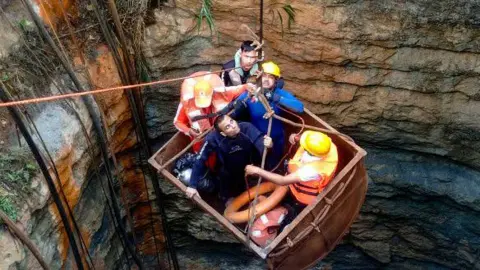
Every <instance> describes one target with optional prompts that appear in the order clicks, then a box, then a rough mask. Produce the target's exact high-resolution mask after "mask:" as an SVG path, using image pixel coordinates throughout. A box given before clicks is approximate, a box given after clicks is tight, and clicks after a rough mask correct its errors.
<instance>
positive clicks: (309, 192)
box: [288, 143, 338, 204]
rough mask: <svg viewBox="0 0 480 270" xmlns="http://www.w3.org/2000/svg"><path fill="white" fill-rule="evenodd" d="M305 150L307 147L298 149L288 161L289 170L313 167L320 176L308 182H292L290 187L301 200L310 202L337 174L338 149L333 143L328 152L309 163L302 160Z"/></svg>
mask: <svg viewBox="0 0 480 270" xmlns="http://www.w3.org/2000/svg"><path fill="white" fill-rule="evenodd" d="M304 152H305V149H303V147H300V148H299V149H298V150H297V152H296V153H295V156H293V158H292V159H291V160H290V161H289V162H288V172H289V173H295V172H296V171H298V170H299V169H301V168H305V167H311V168H313V169H314V170H315V171H316V172H318V175H319V177H318V178H317V179H314V180H311V181H308V182H297V183H293V184H290V185H289V188H290V191H291V192H292V194H293V196H294V197H295V198H296V199H297V200H298V201H299V202H301V203H303V204H310V203H312V202H313V201H314V200H315V198H316V197H317V195H318V194H319V193H320V192H321V191H322V190H323V189H324V188H325V186H326V185H327V184H328V183H329V182H330V180H332V178H333V176H334V175H335V171H336V169H337V165H338V151H337V147H336V146H335V144H333V143H332V145H331V146H330V151H329V152H328V154H326V155H324V156H322V157H318V159H316V160H314V161H310V162H307V163H304V162H302V160H301V158H302V156H303V154H304Z"/></svg>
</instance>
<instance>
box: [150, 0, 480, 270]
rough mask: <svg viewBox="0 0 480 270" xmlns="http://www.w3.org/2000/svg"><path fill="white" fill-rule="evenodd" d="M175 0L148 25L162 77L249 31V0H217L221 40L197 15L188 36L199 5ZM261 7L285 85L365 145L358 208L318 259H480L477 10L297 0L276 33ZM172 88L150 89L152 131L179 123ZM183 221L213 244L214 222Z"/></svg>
mask: <svg viewBox="0 0 480 270" xmlns="http://www.w3.org/2000/svg"><path fill="white" fill-rule="evenodd" d="M174 2H175V4H176V5H175V6H171V7H168V8H163V9H161V10H158V11H156V12H155V23H154V24H152V25H150V26H148V27H147V29H146V35H145V42H144V52H145V55H146V56H147V60H148V62H149V64H150V66H151V67H152V68H153V70H154V71H156V74H155V75H156V77H157V78H160V77H161V78H168V77H176V76H178V75H180V74H183V75H184V74H187V73H190V72H193V71H197V70H217V69H219V68H220V64H221V63H223V62H226V61H228V60H230V59H231V58H232V56H233V54H234V52H235V50H236V49H237V47H238V46H239V44H240V42H241V40H243V39H246V38H247V35H246V33H243V32H242V31H241V30H240V25H241V24H242V23H244V24H247V25H248V26H250V27H251V28H252V29H255V27H257V28H258V23H257V20H258V8H257V4H258V3H256V2H255V3H256V4H255V5H254V4H253V3H252V2H249V1H235V2H231V1H216V2H215V3H214V5H213V16H214V18H215V27H216V30H218V38H217V35H214V36H213V37H212V36H210V32H209V30H208V29H207V27H206V25H205V22H204V25H203V27H202V28H201V30H200V32H197V29H196V19H195V17H194V14H196V13H197V12H198V10H199V4H198V3H197V2H196V1H174ZM257 2H258V1H257ZM277 2H281V3H284V2H285V1H277ZM265 5H266V7H267V9H268V10H267V12H266V16H265V20H266V24H265V28H264V37H265V39H266V55H267V59H269V60H274V61H276V62H277V63H278V64H279V65H280V67H281V69H282V74H283V76H284V78H285V79H286V87H285V88H286V89H289V90H291V91H292V92H293V93H294V94H295V95H296V96H297V97H299V98H300V99H302V100H303V101H304V102H305V104H306V106H307V107H308V108H309V109H311V110H312V111H313V112H315V113H316V114H318V115H319V116H320V117H322V118H323V119H324V120H327V121H328V122H329V123H330V124H332V125H333V126H334V127H336V128H338V129H340V130H342V131H343V132H346V133H347V134H349V135H351V136H352V137H353V138H355V139H356V141H357V142H358V143H359V144H360V145H363V146H365V147H366V148H367V150H368V152H369V155H368V156H367V160H366V164H367V167H368V171H369V175H370V179H369V192H368V194H367V200H366V202H365V205H364V207H363V209H362V212H361V215H360V217H359V219H358V221H357V222H356V223H355V225H354V226H353V227H352V230H351V233H350V235H349V236H348V237H347V238H346V239H345V241H344V243H343V244H342V245H341V246H340V247H339V248H337V249H336V250H335V251H334V252H333V253H332V254H331V255H329V256H328V257H327V258H326V260H325V261H324V262H322V263H321V264H320V265H319V267H326V266H329V265H333V266H334V267H339V268H342V267H347V266H348V265H350V266H351V265H358V266H362V267H367V268H371V267H385V268H389V269H394V268H404V269H405V268H408V269H410V268H418V269H422V268H425V267H433V268H436V269H442V268H445V269H447V268H454V269H464V268H479V267H480V265H479V264H478V260H479V259H478V258H479V256H480V253H479V252H480V234H479V232H478V229H477V227H478V222H479V220H478V214H479V213H478V211H479V209H478V206H477V205H478V203H479V199H480V191H479V190H480V187H479V184H478V183H479V180H480V174H479V171H478V168H480V145H479V143H478V142H479V141H480V140H479V139H480V138H479V134H480V124H479V121H478V119H479V116H480V106H479V105H480V98H479V97H480V89H479V87H478V85H479V80H480V76H479V72H480V54H479V52H480V46H479V45H480V44H479V42H480V29H479V28H478V25H479V23H480V17H479V15H478V14H480V13H479V11H480V5H479V4H478V3H477V2H476V1H469V0H465V1H461V3H458V2H455V1H447V0H444V1H430V0H415V1H400V2H399V1H376V2H375V3H373V2H372V3H370V2H368V3H367V2H365V1H355V0H353V1H294V2H293V3H291V5H292V6H293V7H294V8H296V9H297V12H296V17H295V23H293V24H292V27H291V29H290V30H288V29H286V28H285V29H284V33H283V36H282V31H281V26H280V21H279V19H278V16H276V17H273V18H272V16H271V13H270V11H269V10H274V11H276V10H277V8H278V6H276V5H273V1H266V4H265ZM280 6H281V5H280ZM280 12H281V14H283V15H284V16H285V14H284V13H282V11H281V10H280ZM286 21H287V18H286V16H285V17H284V18H283V22H284V24H285V25H286ZM178 86H179V85H178V84H175V85H173V84H172V85H168V86H163V87H158V88H156V91H152V93H151V94H149V95H148V98H147V100H148V103H147V104H148V105H147V108H148V112H149V117H150V124H151V133H150V135H151V136H153V137H157V138H160V137H161V136H168V134H171V133H172V132H173V131H174V128H173V127H172V125H171V122H169V121H170V119H171V117H172V116H173V115H174V112H175V108H176V106H177V102H178V89H179V88H178ZM159 116H160V117H159ZM176 202H178V200H176ZM182 205H183V204H182ZM187 205H188V204H187ZM177 207H179V208H181V209H179V211H180V210H182V209H183V208H184V207H183V206H182V207H180V206H177ZM189 211H190V210H189V208H188V210H187V209H183V212H184V213H188V212H189ZM176 212H178V211H176ZM172 219H173V220H174V221H173V222H174V223H175V222H177V220H178V222H180V217H177V218H176V216H174V215H173V214H172ZM181 219H182V220H185V219H186V220H187V221H182V222H181V223H182V224H183V226H181V227H180V228H182V229H181V230H183V229H184V228H185V227H184V226H185V224H187V228H188V229H187V231H188V232H189V234H190V235H193V236H194V237H195V238H196V239H200V240H204V239H212V240H214V239H213V238H212V237H211V236H210V237H208V235H209V234H210V231H211V230H212V228H210V229H209V230H208V229H206V228H203V229H202V230H196V229H195V227H197V228H198V227H200V226H201V225H203V224H205V222H201V223H200V222H198V223H197V222H196V221H197V220H199V219H198V214H197V213H196V212H194V214H188V215H182V216H181ZM192 222H193V223H192ZM194 223H196V224H194ZM213 230H216V228H213ZM179 231H180V230H179ZM183 231H184V230H183ZM183 234H184V233H183ZM216 238H217V239H218V238H220V239H223V237H218V236H216ZM181 244H182V243H181ZM188 247H192V245H191V244H189V245H186V247H185V249H188ZM226 248H228V246H226ZM190 252H191V251H190ZM199 252H201V251H199ZM192 256H193V255H192ZM226 257H227V258H230V257H229V256H226ZM345 258H348V260H347V259H345ZM252 262H253V261H252ZM255 265H256V266H255ZM260 265H261V264H260ZM256 267H259V265H258V264H253V265H252V268H256Z"/></svg>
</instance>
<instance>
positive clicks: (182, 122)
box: [173, 102, 190, 135]
mask: <svg viewBox="0 0 480 270" xmlns="http://www.w3.org/2000/svg"><path fill="white" fill-rule="evenodd" d="M173 125H174V126H175V127H176V128H177V129H178V130H179V131H180V132H183V133H185V134H186V135H189V131H190V121H189V120H188V115H187V113H186V112H185V108H184V107H183V104H182V102H180V104H179V105H178V109H177V114H176V115H175V118H174V119H173Z"/></svg>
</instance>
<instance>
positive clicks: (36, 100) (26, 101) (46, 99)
mask: <svg viewBox="0 0 480 270" xmlns="http://www.w3.org/2000/svg"><path fill="white" fill-rule="evenodd" d="M238 68H241V67H234V68H228V69H221V70H216V71H211V72H210V73H220V72H223V71H230V70H233V69H238ZM204 75H205V74H202V75H196V76H185V77H179V78H173V79H167V80H159V81H153V82H147V83H139V84H132V85H123V86H116V87H110V88H104V89H96V90H90V91H84V92H78V93H68V94H62V95H53V96H49V97H41V98H32V99H24V100H17V101H10V102H4V103H0V107H10V106H16V105H25V104H32V103H41V102H49V101H54V100H59V99H65V98H73V97H81V96H86V95H96V94H100V93H105V92H111V91H115V90H125V89H131V88H136V87H145V86H150V85H157V84H166V83H171V82H176V81H181V80H185V79H189V78H196V77H201V76H204Z"/></svg>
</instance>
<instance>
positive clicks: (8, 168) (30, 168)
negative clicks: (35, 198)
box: [0, 149, 37, 193]
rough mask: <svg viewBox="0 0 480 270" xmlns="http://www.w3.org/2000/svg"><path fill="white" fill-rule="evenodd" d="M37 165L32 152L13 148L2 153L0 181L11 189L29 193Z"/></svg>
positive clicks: (0, 155)
mask: <svg viewBox="0 0 480 270" xmlns="http://www.w3.org/2000/svg"><path fill="white" fill-rule="evenodd" d="M36 171H37V165H36V163H35V161H34V160H33V159H32V157H31V155H30V153H28V152H26V151H24V150H22V149H11V150H10V151H9V152H8V153H5V152H2V153H0V183H1V184H3V185H4V186H7V187H9V188H10V189H11V190H16V191H21V192H25V193H28V192H29V187H30V184H31V182H32V177H33V176H34V175H35V173H36Z"/></svg>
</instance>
